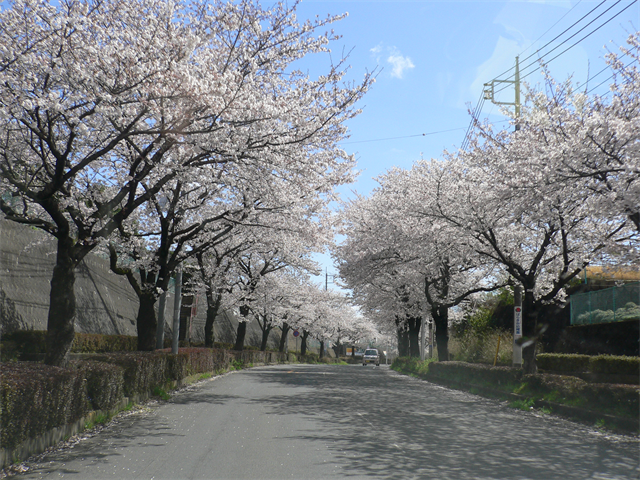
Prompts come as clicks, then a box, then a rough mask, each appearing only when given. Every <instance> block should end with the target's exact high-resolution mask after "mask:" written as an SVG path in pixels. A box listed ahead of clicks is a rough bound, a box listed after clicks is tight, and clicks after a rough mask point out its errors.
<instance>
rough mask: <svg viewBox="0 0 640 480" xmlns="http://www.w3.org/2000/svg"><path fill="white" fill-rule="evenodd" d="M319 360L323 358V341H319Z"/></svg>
mask: <svg viewBox="0 0 640 480" xmlns="http://www.w3.org/2000/svg"><path fill="white" fill-rule="evenodd" d="M320 358H324V340H320Z"/></svg>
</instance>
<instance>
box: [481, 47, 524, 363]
mask: <svg viewBox="0 0 640 480" xmlns="http://www.w3.org/2000/svg"><path fill="white" fill-rule="evenodd" d="M501 83H513V86H514V89H515V97H514V101H513V102H500V101H498V100H496V99H495V93H496V92H495V86H496V84H501ZM484 98H485V100H490V101H491V102H492V103H494V104H496V105H513V106H514V107H515V110H516V132H517V131H518V130H520V113H521V112H520V59H519V58H518V57H516V68H515V74H514V76H513V80H499V79H493V80H491V81H490V82H488V83H485V84H484ZM513 304H514V306H513V366H514V367H521V366H522V347H521V346H520V345H518V344H517V343H516V340H518V339H519V338H522V287H521V286H520V285H515V286H514V287H513Z"/></svg>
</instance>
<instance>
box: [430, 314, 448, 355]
mask: <svg viewBox="0 0 640 480" xmlns="http://www.w3.org/2000/svg"><path fill="white" fill-rule="evenodd" d="M431 316H432V317H433V323H434V324H435V327H436V345H437V347H438V361H439V362H448V361H449V309H448V308H446V307H440V308H437V307H434V308H432V309H431Z"/></svg>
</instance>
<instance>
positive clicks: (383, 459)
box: [246, 366, 639, 480]
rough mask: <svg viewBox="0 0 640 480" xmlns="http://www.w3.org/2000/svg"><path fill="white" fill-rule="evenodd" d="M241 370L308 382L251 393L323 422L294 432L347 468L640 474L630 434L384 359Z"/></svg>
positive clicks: (465, 474)
mask: <svg viewBox="0 0 640 480" xmlns="http://www.w3.org/2000/svg"><path fill="white" fill-rule="evenodd" d="M355 369H358V370H355ZM246 374H250V375H254V376H255V380H257V381H260V382H264V383H268V384H273V383H276V384H278V383H279V384H284V385H286V386H288V387H296V386H300V387H307V388H304V389H301V392H300V394H297V395H287V396H284V395H274V396H270V397H268V398H266V399H265V398H261V399H256V400H255V402H260V403H261V404H265V403H266V404H267V405H270V409H269V410H268V411H269V412H270V413H272V414H276V415H291V414H298V415H302V416H305V417H308V418H310V419H312V420H314V421H316V422H320V423H321V424H322V428H319V429H317V431H313V432H308V431H307V432H299V433H295V434H292V435H291V438H292V439H300V440H306V441H311V442H320V443H322V444H323V445H326V446H327V447H328V448H329V449H330V450H331V451H332V452H333V454H334V456H335V459H336V460H337V461H338V462H339V463H341V464H342V465H343V466H344V467H345V469H344V470H343V474H344V476H345V477H367V476H382V477H384V478H391V479H396V478H397V479H407V478H433V479H470V478H483V479H488V478H495V479H545V480H548V479H557V478H563V479H580V480H583V479H587V478H625V479H627V478H636V477H637V475H638V471H639V470H638V460H637V458H638V456H637V455H638V444H637V442H634V441H629V442H626V443H625V442H624V441H618V442H613V441H611V440H608V439H606V438H603V437H602V436H599V435H598V434H597V432H593V431H589V430H588V429H585V428H583V427H581V426H579V425H575V424H572V423H570V422H567V421H564V420H561V419H558V418H554V417H546V418H541V417H540V416H535V415H532V414H530V413H527V412H521V411H517V410H514V409H512V408H510V407H508V406H507V405H506V404H505V403H504V402H500V401H497V400H490V399H484V398H481V397H478V396H476V395H472V394H469V393H466V392H460V391H456V390H449V389H446V388H443V387H440V386H436V385H433V384H430V383H428V382H424V381H421V380H417V379H413V378H409V377H404V376H401V375H398V374H396V373H395V372H393V371H389V370H388V369H386V368H384V367H382V368H378V369H374V368H370V367H367V368H366V369H365V368H364V367H362V366H314V367H295V368H293V369H291V370H288V371H273V370H271V371H266V370H263V371H258V370H256V371H254V372H247V373H246ZM346 467H348V469H347V468H346Z"/></svg>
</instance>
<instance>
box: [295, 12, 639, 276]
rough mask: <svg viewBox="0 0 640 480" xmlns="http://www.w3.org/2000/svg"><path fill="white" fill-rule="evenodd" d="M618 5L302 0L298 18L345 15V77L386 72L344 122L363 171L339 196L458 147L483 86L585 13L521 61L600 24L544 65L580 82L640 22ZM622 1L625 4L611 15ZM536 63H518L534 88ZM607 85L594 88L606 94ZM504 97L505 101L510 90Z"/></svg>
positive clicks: (341, 45)
mask: <svg viewBox="0 0 640 480" xmlns="http://www.w3.org/2000/svg"><path fill="white" fill-rule="evenodd" d="M616 2H617V0H607V1H605V2H604V3H603V4H602V5H600V4H601V0H597V1H596V0H582V1H578V0H547V1H544V0H531V1H522V0H521V1H482V0H479V1H473V0H468V1H438V0H431V1H430V0H425V1H419V0H416V1H357V0H353V1H322V0H306V1H304V0H303V2H302V3H301V4H300V6H299V7H298V17H299V19H300V20H302V19H306V18H313V17H315V16H316V15H319V16H320V17H324V16H326V15H327V14H339V13H344V12H348V13H349V16H348V17H347V18H345V19H344V20H341V21H339V22H337V23H335V24H334V25H333V28H334V30H335V32H336V33H338V34H341V35H342V38H341V39H340V40H339V41H338V42H335V43H334V44H333V46H332V49H333V51H334V52H335V55H338V54H339V53H340V51H341V50H342V49H344V50H345V51H351V54H350V58H349V62H348V63H349V64H350V65H351V67H352V68H351V70H350V72H349V76H350V78H352V79H359V78H361V77H362V75H363V74H364V72H365V71H367V70H369V71H371V70H373V69H375V68H379V69H380V68H381V69H382V71H381V72H380V74H379V75H378V77H377V82H376V84H375V85H374V86H373V87H372V88H371V90H370V91H369V92H368V93H367V95H366V96H365V98H364V100H363V101H362V102H361V105H360V106H361V107H362V108H363V113H362V114H361V115H360V116H359V117H357V118H356V119H354V120H352V121H351V122H350V123H349V128H350V130H351V138H350V139H349V140H347V141H345V142H343V147H344V148H345V150H347V151H348V152H350V153H354V154H355V155H356V157H357V159H358V169H359V170H360V171H361V174H360V176H359V179H358V181H357V182H356V183H355V184H353V185H350V186H348V187H343V188H341V189H340V192H341V194H342V196H343V197H347V198H348V197H350V196H351V195H352V194H351V191H352V190H355V191H357V192H359V193H362V194H367V193H369V192H370V191H371V190H372V189H373V188H374V187H375V186H376V183H375V181H373V178H374V177H376V176H377V175H380V174H382V173H384V172H385V171H386V170H388V169H389V168H391V167H393V166H400V167H403V168H410V167H411V165H412V163H413V162H415V161H416V160H418V159H420V157H421V156H422V157H424V158H440V157H441V155H442V152H443V150H444V149H449V150H455V149H457V148H458V147H460V145H461V144H462V142H463V140H464V136H465V132H466V129H467V127H468V125H469V121H470V116H469V114H468V112H467V109H468V106H469V104H471V106H472V108H475V106H476V104H477V102H478V100H479V98H480V96H481V93H482V89H483V84H484V83H485V82H489V81H491V80H492V79H494V78H496V77H497V76H499V75H500V74H502V73H503V72H505V71H506V70H508V69H510V68H512V67H513V66H514V64H515V57H516V55H520V58H521V60H523V59H524V58H525V57H527V56H528V55H530V54H535V52H536V51H537V50H538V49H540V48H541V47H543V46H545V45H546V44H547V43H548V42H550V41H552V40H553V39H554V37H556V36H557V35H560V34H561V33H562V32H563V31H564V30H565V29H568V28H570V27H572V25H573V24H574V23H576V22H578V21H579V20H580V19H581V18H582V17H583V16H585V15H587V16H586V18H584V19H583V20H582V21H580V22H579V23H578V24H577V25H576V26H573V27H572V28H570V29H569V31H568V32H567V33H565V34H563V35H561V36H560V38H558V39H557V40H555V41H553V42H552V43H551V44H550V45H549V46H547V47H545V48H544V49H542V50H541V51H540V53H539V54H535V55H534V57H532V59H530V60H528V61H526V62H524V63H522V64H521V68H522V67H524V66H526V65H527V64H530V63H531V62H532V61H533V60H535V59H536V58H537V57H538V56H539V55H540V56H542V58H545V59H551V58H552V57H553V56H555V55H557V54H559V53H561V52H562V51H563V50H564V49H565V48H567V47H569V46H571V45H572V44H574V43H576V42H578V41H579V40H581V39H582V38H583V37H584V36H586V35H588V34H589V33H590V32H592V31H593V30H596V29H597V31H595V32H593V33H591V34H590V35H588V36H587V38H585V39H584V40H582V41H580V42H579V43H578V44H577V45H576V46H574V47H573V48H571V49H570V50H568V51H567V52H566V53H563V54H562V55H561V56H559V57H558V58H557V59H555V60H553V61H552V62H551V63H550V64H549V68H550V70H551V73H552V74H553V76H554V77H555V78H556V79H560V80H564V79H566V78H567V77H568V76H569V75H572V76H573V79H574V82H577V83H580V84H581V85H584V84H585V83H586V82H587V80H588V79H589V76H591V77H593V76H594V75H595V74H596V73H598V72H600V71H601V70H602V69H603V68H604V67H605V63H604V56H605V55H606V53H607V50H606V49H607V48H608V49H609V50H612V51H617V49H618V46H619V45H623V44H624V43H625V39H626V37H627V36H628V33H630V32H632V31H636V30H638V29H640V2H634V0H621V1H620V2H618V3H616ZM625 7H629V8H627V9H626V10H624V11H623V12H622V13H620V14H619V15H617V16H616V17H615V18H613V19H611V18H612V17H614V15H616V14H617V13H618V12H620V11H621V10H623V9H624V8H625ZM592 9H595V10H594V11H593V12H592V13H591V14H588V13H589V12H590V11H591V10H592ZM607 9H609V10H608V11H606V10H607ZM600 15H601V16H600ZM598 16H600V17H599V18H597V17H598ZM610 19H611V20H610ZM608 20H609V21H608ZM591 21H593V23H591V25H589V26H587V24H588V23H589V22H591ZM607 21H608V23H606V22H607ZM603 24H604V25H603ZM583 27H585V28H584V30H583V31H582V32H580V33H577V34H576V32H578V30H580V29H581V28H583ZM598 27H600V28H598ZM573 34H576V35H575V36H574V37H573V38H572V39H570V40H568V38H569V37H570V36H571V35H573ZM563 42H565V43H563ZM561 44H562V45H561ZM557 46H559V47H558V48H557V49H556V50H555V51H554V52H552V53H547V52H549V50H551V49H553V48H554V47H557ZM314 61H315V60H314ZM310 68H311V71H312V72H313V70H315V68H314V66H311V67H310ZM533 70H535V69H534V68H533V67H530V68H528V69H524V70H523V71H522V76H523V77H524V76H525V75H526V74H528V73H530V74H529V75H528V76H526V78H524V81H525V82H528V83H530V84H531V85H534V86H535V85H536V84H539V82H540V81H541V77H540V75H539V74H537V73H536V72H532V71H533ZM510 73H512V72H510ZM506 76H508V75H506ZM609 76H610V73H609V72H608V71H605V72H603V73H601V74H600V75H598V76H597V77H595V78H591V79H589V83H588V85H589V87H588V88H589V89H592V88H593V87H595V86H597V85H598V84H599V83H600V82H602V81H605V80H606V79H607V78H608V77H609ZM500 78H504V77H500ZM606 85H607V84H606V83H605V84H604V85H603V86H601V87H599V89H598V90H597V91H600V92H605V91H606ZM502 95H506V97H503V98H502V99H503V100H507V101H508V100H511V99H512V98H513V90H511V89H508V90H505V91H504V92H502ZM509 96H510V97H511V99H510V98H507V97H509ZM481 116H482V117H483V118H484V117H488V118H489V119H490V120H491V121H492V122H500V121H504V120H505V117H503V116H501V115H500V114H499V107H498V106H495V105H492V104H491V103H490V102H485V103H484V106H483V109H482V114H481ZM433 132H441V133H433ZM422 134H426V135H424V136H423V135H422ZM398 137H402V138H398ZM386 139H390V140H386ZM317 259H318V260H319V261H320V262H321V263H322V266H323V270H324V269H325V268H326V269H327V270H328V272H329V273H334V272H335V268H334V267H333V265H332V262H331V260H330V258H329V256H328V255H322V256H318V257H317ZM324 280H325V278H324V275H322V277H318V279H317V281H318V283H322V284H324Z"/></svg>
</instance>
